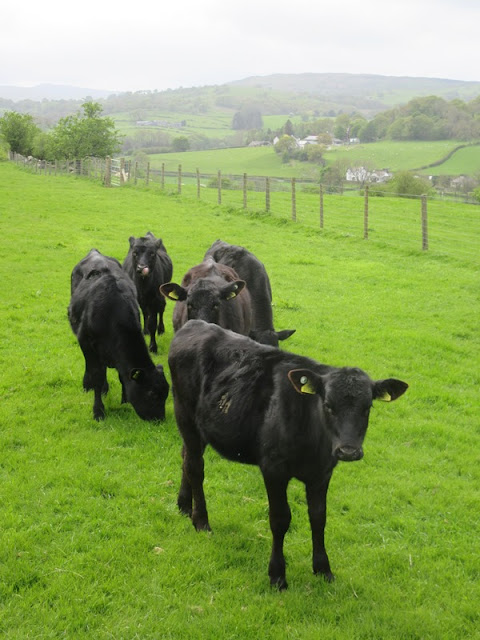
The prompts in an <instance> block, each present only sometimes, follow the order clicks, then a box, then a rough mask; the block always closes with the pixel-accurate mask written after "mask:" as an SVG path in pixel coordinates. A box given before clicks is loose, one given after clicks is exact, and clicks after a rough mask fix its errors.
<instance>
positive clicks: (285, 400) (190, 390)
mask: <svg viewBox="0 0 480 640" xmlns="http://www.w3.org/2000/svg"><path fill="white" fill-rule="evenodd" d="M168 362H169V365H170V371H171V374H172V386H173V397H174V407H175V416H176V420H177V425H178V428H179V431H180V434H181V436H182V438H183V450H182V455H183V474H182V482H181V487H180V492H179V494H178V506H179V508H180V510H181V512H183V513H184V514H188V515H189V516H191V518H192V521H193V524H194V526H195V528H196V529H197V530H201V529H206V530H208V531H209V530H210V524H209V521H208V515H207V507H206V502H205V495H204V491H203V478H204V473H203V452H204V449H205V447H206V445H207V444H210V445H212V446H213V447H214V448H215V449H216V450H217V451H218V452H219V453H220V454H221V455H222V456H224V457H225V458H228V459H229V460H234V461H237V462H244V463H247V464H254V465H258V466H259V467H260V470H261V472H262V474H263V479H264V482H265V487H266V490H267V495H268V502H269V518H270V527H271V530H272V534H273V547H272V554H271V558H270V564H269V568H268V573H269V576H270V582H271V584H272V585H277V586H278V588H279V589H286V587H287V581H286V578H285V559H284V556H283V539H284V536H285V534H286V532H287V530H288V527H289V524H290V518H291V515H290V508H289V506H288V502H287V485H288V483H289V481H290V479H291V478H297V479H299V480H301V481H302V482H303V483H304V484H305V487H306V496H307V503H308V514H309V518H310V525H311V530H312V541H313V571H314V573H315V574H321V575H323V576H324V577H325V578H326V580H328V581H331V580H333V578H334V576H333V574H332V571H331V569H330V563H329V560H328V556H327V552H326V550H325V545H324V529H325V522H326V497H327V489H328V484H329V482H330V478H331V475H332V472H333V469H334V468H335V466H336V464H337V462H338V461H339V460H344V461H347V462H348V461H353V460H360V458H362V456H363V450H362V443H363V439H364V436H365V432H366V430H367V426H368V418H369V413H370V408H371V405H372V401H373V400H375V399H379V400H386V401H390V400H396V399H397V398H398V397H399V396H401V395H402V394H403V393H404V392H405V391H406V389H407V387H408V385H407V384H406V383H405V382H402V381H401V380H396V379H393V378H389V379H387V380H376V381H374V380H371V379H370V378H369V376H368V375H367V374H366V373H365V372H364V371H362V370H361V369H356V368H350V367H345V368H337V367H332V366H328V365H325V364H320V363H318V362H316V361H315V360H311V359H309V358H306V357H303V356H298V355H294V354H292V353H288V352H286V351H282V350H280V349H276V348H274V347H270V346H266V345H261V344H258V343H257V342H254V341H253V340H251V339H250V338H246V337H243V336H240V335H237V334H235V333H232V332H231V331H225V330H224V329H222V328H221V327H218V326H216V325H213V324H206V323H204V322H201V321H198V320H194V321H190V322H188V323H187V324H186V325H185V326H184V327H183V328H182V329H180V330H179V331H178V332H177V333H176V334H175V336H174V338H173V340H172V343H171V345H170V352H169V358H168ZM192 502H193V508H192Z"/></svg>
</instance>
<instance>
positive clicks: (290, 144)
mask: <svg viewBox="0 0 480 640" xmlns="http://www.w3.org/2000/svg"><path fill="white" fill-rule="evenodd" d="M273 148H274V149H275V153H281V154H285V153H291V152H292V151H293V150H294V149H296V148H297V141H296V140H295V138H294V137H293V136H287V135H284V136H282V137H281V138H280V139H279V140H278V142H277V144H275V145H274V147H273Z"/></svg>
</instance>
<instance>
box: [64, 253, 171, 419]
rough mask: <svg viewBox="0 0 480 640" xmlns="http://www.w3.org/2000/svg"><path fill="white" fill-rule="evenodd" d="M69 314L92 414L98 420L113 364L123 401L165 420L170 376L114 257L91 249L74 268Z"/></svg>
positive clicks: (141, 413) (147, 416)
mask: <svg viewBox="0 0 480 640" xmlns="http://www.w3.org/2000/svg"><path fill="white" fill-rule="evenodd" d="M71 293H72V296H71V300H70V305H69V307H68V318H69V321H70V325H71V327H72V330H73V332H74V334H75V335H76V336H77V339H78V342H79V344H80V347H81V349H82V352H83V355H84V357H85V375H84V377H83V388H84V389H85V391H88V390H89V389H93V391H94V393H95V399H94V403H93V417H94V418H95V420H102V419H103V418H104V417H105V407H104V405H103V402H102V394H105V393H107V391H108V383H107V375H106V373H107V367H112V368H115V369H117V371H118V375H119V378H120V382H121V384H122V402H127V401H128V402H130V403H131V404H132V405H133V408H134V409H135V411H136V412H137V414H138V415H139V416H140V418H143V419H144V420H163V419H164V418H165V401H166V399H167V396H168V389H169V387H168V382H167V381H166V379H165V375H164V373H163V367H162V365H157V366H155V365H154V364H153V362H152V360H151V358H150V356H149V353H148V349H147V346H146V344H145V340H144V338H143V334H142V326H141V323H140V313H139V310H138V304H137V296H136V291H135V285H134V284H133V282H132V281H131V279H130V278H129V277H128V275H127V274H126V273H125V272H124V271H123V269H122V267H121V265H120V263H119V262H118V261H117V260H115V258H109V257H107V256H104V255H102V254H101V253H100V252H99V251H97V249H92V250H91V251H90V252H89V253H88V254H87V256H86V257H85V258H83V260H81V261H80V262H79V263H78V264H77V265H76V266H75V267H74V269H73V271H72V277H71Z"/></svg>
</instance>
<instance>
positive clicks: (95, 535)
mask: <svg viewBox="0 0 480 640" xmlns="http://www.w3.org/2000/svg"><path fill="white" fill-rule="evenodd" d="M0 184H1V185H2V188H1V192H0V193H1V196H0V198H1V199H0V205H1V217H0V227H1V233H2V249H1V254H0V255H1V257H0V276H1V283H2V297H1V302H0V344H1V350H0V362H1V364H2V377H1V380H0V395H1V398H2V401H1V404H0V424H1V426H0V486H1V492H0V522H1V526H0V634H1V635H2V637H4V638H7V639H8V640H10V639H17V638H18V639H20V638H21V639H23V638H60V637H62V638H75V639H77V638H95V639H107V638H116V639H120V638H125V639H133V638H142V639H147V638H151V639H156V638H175V639H177V638H187V639H188V638H192V639H193V638H195V639H197V638H212V639H213V638H257V637H261V638H266V639H270V638H272V639H273V638H276V639H277V638H289V639H290V638H293V639H297V638H298V639H301V640H305V639H307V640H309V639H312V640H313V639H317V638H319V637H322V638H326V639H327V640H328V639H332V640H337V639H341V640H343V639H345V638H349V639H350V638H351V639H358V640H360V639H361V640H364V639H367V638H371V639H372V640H373V639H375V640H376V639H378V638H382V639H383V638H392V639H398V640H410V639H412V640H413V639H415V640H420V639H422V640H425V639H429V640H430V639H431V640H438V639H440V640H451V639H452V638H475V637H478V626H479V623H480V616H479V609H478V602H479V600H480V589H479V564H478V539H479V535H480V530H479V529H480V527H479V513H480V500H479V492H478V487H479V482H480V475H479V474H480V471H479V464H478V462H479V459H478V451H479V448H480V446H479V445H480V428H479V420H478V385H479V382H480V379H479V373H478V362H479V359H480V358H479V356H480V340H479V336H478V314H479V306H480V304H479V297H478V262H477V261H476V257H475V256H474V255H473V254H472V256H471V257H469V255H468V254H467V255H465V256H464V257H463V258H462V259H461V260H458V259H457V258H456V257H455V254H456V251H457V245H458V243H459V240H458V236H455V233H459V232H460V231H459V228H461V227H462V225H463V224H465V223H466V222H468V221H469V222H471V223H472V225H473V224H474V216H473V213H472V212H473V209H472V208H469V207H463V206H461V205H455V206H453V205H448V208H447V205H445V209H444V210H442V209H441V206H442V203H438V205H439V209H438V219H439V229H440V230H441V231H442V232H443V233H444V242H445V246H444V248H443V250H442V251H441V252H438V251H435V249H433V250H431V251H429V252H422V251H421V250H420V249H419V248H411V247H406V246H405V245H403V244H402V243H401V242H400V241H399V242H398V244H396V243H395V242H392V244H386V243H384V242H382V241H377V240H375V239H374V238H373V239H372V241H368V242H366V241H364V240H362V239H361V237H358V236H353V235H351V234H343V235H342V234H341V233H340V234H335V233H333V232H330V231H328V230H327V231H325V232H323V233H322V232H320V231H318V230H317V229H314V228H313V227H311V226H310V225H309V224H308V223H307V222H303V221H302V220H299V222H297V224H294V223H291V222H289V221H288V219H287V220H281V219H279V218H278V217H277V216H276V215H273V214H272V215H271V216H265V215H256V214H254V213H251V212H250V213H249V212H247V213H245V212H243V211H242V210H241V209H238V208H235V207H233V206H226V207H218V206H215V205H213V204H211V203H208V202H203V201H200V202H197V201H196V200H195V199H194V198H191V197H189V196H188V195H185V196H184V197H178V196H175V195H170V194H161V193H160V192H159V191H158V189H157V190H154V189H151V190H147V189H142V188H137V189H133V188H132V189H131V188H125V189H105V188H102V187H101V186H100V185H97V184H94V183H89V182H87V181H83V180H79V179H75V178H68V177H57V178H55V177H53V176H51V177H50V176H43V175H31V174H28V173H25V172H22V171H21V170H19V169H17V168H16V167H14V166H11V165H7V164H5V163H4V164H0ZM353 200H354V199H352V198H344V199H343V200H342V203H344V204H342V205H341V206H342V207H345V209H341V208H340V204H341V203H340V201H338V207H339V208H340V210H341V211H343V210H344V211H345V212H346V211H347V209H346V207H347V204H345V201H350V202H352V201H353ZM378 201H379V203H380V204H381V206H382V207H383V208H384V210H385V211H386V212H387V214H388V213H390V211H391V209H390V205H389V202H390V201H389V200H387V199H379V200H378ZM405 206H406V205H405ZM475 211H476V210H475ZM345 215H347V214H346V213H345ZM148 229H151V230H152V231H153V232H154V233H156V234H157V235H160V236H162V237H163V239H164V242H165V244H166V246H167V248H168V251H169V253H170V255H171V256H172V260H173V263H174V279H177V280H178V279H180V278H181V277H182V275H183V273H184V272H185V271H186V270H187V269H188V268H189V267H190V266H192V265H193V264H195V263H197V262H199V261H200V260H201V258H202V256H203V254H204V252H205V250H206V248H207V247H208V246H209V245H210V244H211V242H212V241H213V240H215V239H216V238H223V239H224V240H226V241H229V242H232V243H238V244H242V245H244V246H246V247H248V248H249V249H250V250H252V251H253V252H254V253H256V255H257V256H258V257H259V258H260V259H262V261H263V262H264V263H265V265H266V267H267V270H268V272H269V274H270V277H271V280H272V287H273V293H274V314H275V320H276V325H277V327H278V328H294V327H296V328H297V332H296V333H295V334H294V336H292V338H290V340H289V342H288V344H285V345H284V347H286V346H288V348H289V349H290V350H292V351H294V352H297V353H302V354H305V355H309V356H312V357H314V358H316V359H318V360H321V361H324V362H328V363H330V364H339V365H341V364H349V365H358V366H361V367H363V368H364V369H366V370H367V371H368V372H369V373H370V374H371V375H372V376H374V377H384V376H397V377H400V378H402V379H405V380H406V381H408V382H409V384H410V388H409V390H408V391H407V393H406V395H405V396H404V397H402V398H401V399H399V400H398V401H397V402H395V403H392V404H391V405H386V404H383V403H380V404H379V405H377V406H376V408H375V410H374V412H373V413H372V417H371V424H370V429H369V433H368V434H367V439H366V442H365V458H364V459H363V460H362V461H361V462H359V463H357V464H351V465H348V464H340V465H339V467H338V468H337V470H336V471H335V473H334V477H333V480H332V484H331V488H330V491H329V504H328V522H327V530H326V544H327V549H328V551H329V555H330V559H331V563H332V568H333V570H334V572H335V573H336V576H337V579H336V582H334V583H333V584H327V583H325V582H323V581H322V580H318V579H316V578H315V577H314V576H313V575H312V574H311V562H310V553H311V544H310V531H309V525H308V517H307V514H306V505H305V498H304V492H303V489H302V486H301V484H300V483H298V482H296V481H293V482H292V484H291V486H290V488H289V498H290V503H291V507H292V513H293V520H292V525H291V529H290V532H289V533H288V535H287V537H286V544H285V550H286V557H287V561H288V567H287V575H288V579H289V584H290V588H289V590H288V591H287V592H285V593H277V592H276V591H275V590H271V589H270V587H269V586H268V577H267V563H268V556H269V551H270V532H269V527H268V514H267V501H266V495H265V490H264V488H263V486H262V481H261V476H260V473H259V471H258V470H257V469H256V468H254V467H247V466H240V465H235V464H232V463H229V462H226V461H224V460H222V459H220V458H219V456H217V455H216V454H215V453H214V452H212V451H211V450H207V455H206V464H205V468H206V482H205V490H206V495H207V500H208V505H209V512H210V522H211V525H212V528H213V531H214V533H213V534H212V535H203V534H197V533H196V532H195V531H194V529H193V527H192V525H191V523H190V522H189V521H188V520H187V519H186V518H184V517H181V516H180V515H179V514H178V512H177V508H176V505H175V499H176V493H177V490H178V486H179V480H180V439H179V436H178V433H177V430H176V426H175V420H174V417H173V415H172V400H171V397H170V398H169V400H168V403H167V420H166V422H165V423H163V424H160V425H154V424H149V423H145V422H143V421H141V420H140V419H139V418H138V417H137V416H136V415H135V413H134V412H133V410H132V408H131V407H130V406H129V405H127V406H121V405H120V389H119V385H118V381H117V380H116V376H115V375H113V373H114V372H110V375H109V379H110V382H111V391H110V393H109V395H108V396H107V399H106V408H107V419H106V420H105V421H104V422H103V423H96V422H94V421H93V419H92V417H91V411H92V397H91V394H87V395H85V394H84V393H83V392H82V390H81V378H82V374H83V359H82V356H81V352H80V349H79V347H78V345H77V343H76V341H75V338H74V336H73V334H72V332H71V330H70V328H69V326H68V322H67V318H66V308H67V305H68V301H69V280H70V273H71V269H72V268H73V266H74V265H75V264H76V262H77V261H78V260H79V259H81V258H82V257H83V256H84V255H85V254H86V253H87V251H88V250H89V249H90V248H91V247H92V246H96V247H97V248H98V249H100V250H101V251H103V252H104V253H107V254H109V255H114V256H116V257H118V258H119V259H123V257H124V256H125V254H126V252H127V249H128V237H129V235H131V234H134V235H140V234H143V233H144V232H145V231H146V230H148ZM392 233H393V230H392ZM463 233H464V232H463ZM469 233H470V235H472V236H474V234H476V233H477V231H476V230H475V228H474V227H473V226H470V227H469ZM449 238H450V239H449ZM476 241H477V243H478V235H476ZM171 312H172V306H171V305H170V306H168V308H167V318H166V326H167V334H166V335H165V336H164V337H163V338H161V339H160V341H159V342H160V345H159V354H158V357H156V361H160V362H162V363H165V362H166V356H167V351H168V344H169V340H170V339H171V335H172V329H171ZM167 373H168V372H167Z"/></svg>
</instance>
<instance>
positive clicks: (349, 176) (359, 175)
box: [345, 167, 392, 183]
mask: <svg viewBox="0 0 480 640" xmlns="http://www.w3.org/2000/svg"><path fill="white" fill-rule="evenodd" d="M391 177H392V174H391V173H390V171H389V170H388V169H374V170H373V171H369V170H368V169H366V168H365V167H351V168H350V169H347V173H346V175H345V180H347V182H376V183H380V182H386V181H387V180H388V179H389V178H391Z"/></svg>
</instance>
